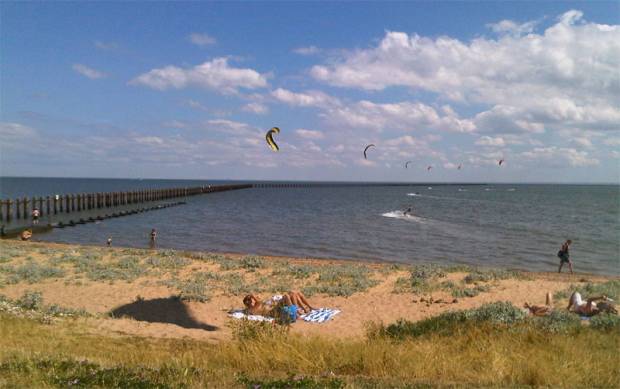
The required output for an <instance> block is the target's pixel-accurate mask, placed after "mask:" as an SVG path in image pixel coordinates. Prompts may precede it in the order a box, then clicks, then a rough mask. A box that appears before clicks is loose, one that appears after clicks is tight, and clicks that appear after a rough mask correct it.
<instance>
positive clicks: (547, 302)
mask: <svg viewBox="0 0 620 389" xmlns="http://www.w3.org/2000/svg"><path fill="white" fill-rule="evenodd" d="M545 305H546V306H548V307H550V306H552V305H553V296H551V292H547V296H546V297H545Z"/></svg>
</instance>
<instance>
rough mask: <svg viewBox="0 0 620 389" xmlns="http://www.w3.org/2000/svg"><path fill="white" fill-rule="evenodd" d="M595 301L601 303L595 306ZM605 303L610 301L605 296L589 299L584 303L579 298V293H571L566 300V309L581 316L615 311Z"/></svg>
mask: <svg viewBox="0 0 620 389" xmlns="http://www.w3.org/2000/svg"><path fill="white" fill-rule="evenodd" d="M597 301H601V303H599V304H597V303H596V302H597ZM607 301H612V300H611V299H609V298H608V297H607V296H605V295H601V296H595V297H589V298H588V299H587V300H586V301H584V300H583V299H582V298H581V294H580V293H579V292H573V294H572V295H571V296H570V299H569V300H568V307H567V308H566V309H568V310H571V308H572V311H573V312H575V313H578V314H580V315H583V316H594V315H596V314H597V313H600V312H603V311H604V312H611V313H613V312H614V311H615V308H614V307H613V305H611V304H608V303H607Z"/></svg>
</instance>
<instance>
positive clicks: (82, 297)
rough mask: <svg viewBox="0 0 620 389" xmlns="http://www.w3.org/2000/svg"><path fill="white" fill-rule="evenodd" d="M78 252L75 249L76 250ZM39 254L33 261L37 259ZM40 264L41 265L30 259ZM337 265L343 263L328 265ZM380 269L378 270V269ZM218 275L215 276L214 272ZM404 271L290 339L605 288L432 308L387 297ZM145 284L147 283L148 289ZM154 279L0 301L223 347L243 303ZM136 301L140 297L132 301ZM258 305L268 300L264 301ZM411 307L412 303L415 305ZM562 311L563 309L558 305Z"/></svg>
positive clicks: (507, 294) (520, 293)
mask: <svg viewBox="0 0 620 389" xmlns="http://www.w3.org/2000/svg"><path fill="white" fill-rule="evenodd" d="M37 247H38V248H41V247H64V248H67V247H69V248H71V247H73V246H70V245H56V244H45V245H41V244H37ZM75 247H77V246H75ZM37 255H39V256H41V254H33V255H32V256H33V257H35V258H36V256H37ZM36 259H42V258H40V257H39V258H36ZM289 260H290V261H293V262H297V263H303V262H312V263H325V262H326V261H324V260H306V259H293V258H291V259H289ZM329 262H330V263H338V262H341V261H329ZM213 266H214V265H209V264H204V263H196V264H192V265H190V266H188V270H187V271H196V270H205V269H211V270H212V269H214V267H213ZM377 266H380V265H377ZM215 269H216V268H215ZM407 274H408V273H407V272H404V271H396V272H391V273H388V274H385V275H380V277H381V278H380V283H379V284H378V285H377V286H375V287H373V288H371V289H369V290H368V291H366V292H364V293H356V294H354V295H352V296H350V297H328V296H320V295H319V296H313V297H312V298H310V299H309V300H310V302H311V303H312V304H313V305H314V306H316V307H329V308H338V309H340V310H341V311H342V313H340V314H339V315H337V316H336V317H334V318H333V319H332V320H331V321H329V322H326V323H322V324H315V323H306V322H303V321H298V322H296V323H294V324H293V325H292V332H293V333H296V334H304V335H323V336H329V337H338V338H346V337H360V336H363V335H364V326H365V323H366V322H369V321H374V322H383V323H391V322H394V321H396V320H397V319H400V318H404V319H408V320H420V319H423V318H427V317H430V316H434V315H437V314H439V313H441V312H444V311H447V310H456V309H466V308H472V307H477V306H480V305H481V304H483V303H487V302H493V301H510V302H512V303H513V304H515V305H516V306H522V305H523V303H524V302H525V301H528V302H530V303H533V304H540V305H542V304H544V302H545V293H546V292H551V293H554V292H557V291H559V290H563V289H566V288H567V287H568V286H569V285H571V284H577V283H580V282H582V281H583V280H585V279H587V280H588V281H605V280H607V279H609V278H604V277H600V276H593V275H584V274H575V275H569V274H557V273H528V274H529V278H530V279H529V280H516V279H508V280H502V281H496V282H494V283H493V284H492V285H493V286H492V289H491V291H490V292H487V293H481V294H480V295H478V296H476V297H470V298H468V297H465V298H460V299H458V302H456V303H452V300H453V297H451V296H450V295H449V293H447V292H442V291H439V292H436V293H435V292H434V293H432V298H433V299H434V300H438V299H442V300H444V301H449V303H433V304H427V303H423V302H420V301H419V300H420V298H421V297H424V298H425V299H428V298H430V297H431V295H425V296H421V295H414V294H411V293H400V294H396V293H393V290H394V283H395V282H396V280H397V279H398V278H399V277H402V276H406V275H407ZM465 275H466V273H450V274H448V276H447V278H446V279H452V280H455V281H458V280H460V279H462V278H463V277H464V276H465ZM145 281H151V282H148V283H146V282H145ZM152 281H153V279H145V278H140V279H137V280H135V281H133V282H124V281H118V282H114V283H113V284H110V283H107V282H93V281H85V282H83V284H82V285H75V284H73V283H70V282H69V283H67V282H65V281H64V280H53V281H43V282H40V283H38V284H27V283H19V284H15V285H6V286H5V287H4V288H2V289H0V294H4V295H6V296H8V297H10V298H13V299H17V298H19V297H20V296H21V295H22V294H23V293H24V291H26V290H37V291H41V292H42V294H43V297H44V301H45V303H46V304H58V305H60V306H64V307H71V308H84V309H86V310H87V311H88V312H90V313H101V314H106V313H109V312H111V311H114V310H117V312H118V314H119V315H125V316H128V317H131V318H127V317H125V318H110V317H108V316H107V315H100V316H99V317H93V318H88V319H83V320H85V322H86V323H87V327H88V328H91V329H92V331H93V332H97V333H102V332H103V333H108V334H114V333H116V334H128V335H135V336H145V337H161V338H184V337H187V338H192V339H197V340H204V341H213V342H217V341H221V340H227V339H230V338H231V330H230V328H229V327H228V326H227V323H228V322H229V321H230V320H231V319H230V318H229V317H228V316H227V311H228V310H230V309H231V308H240V307H241V306H242V303H241V300H242V297H243V296H241V295H239V296H225V295H221V294H220V295H215V296H214V297H213V298H211V300H210V301H208V302H205V303H200V302H182V301H180V300H179V299H177V298H175V295H176V294H175V292H174V291H173V290H171V289H169V288H168V287H166V286H161V285H156V283H155V282H152ZM138 296H139V297H138ZM261 297H268V296H267V295H266V294H263V296H261ZM414 300H417V302H414ZM556 304H558V305H565V304H566V302H565V301H561V302H560V301H558V302H556Z"/></svg>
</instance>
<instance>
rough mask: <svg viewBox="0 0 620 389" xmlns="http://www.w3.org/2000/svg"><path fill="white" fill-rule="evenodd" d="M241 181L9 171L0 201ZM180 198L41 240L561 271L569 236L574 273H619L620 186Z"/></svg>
mask: <svg viewBox="0 0 620 389" xmlns="http://www.w3.org/2000/svg"><path fill="white" fill-rule="evenodd" d="M240 182H244V183H245V182H250V181H217V180H150V179H144V180H136V179H86V178H17V177H4V178H0V199H9V198H11V199H15V198H18V197H23V196H28V197H32V196H46V195H55V194H69V193H91V192H108V191H123V190H137V189H146V188H166V187H191V186H200V185H216V184H228V183H240ZM182 200H183V201H185V202H186V204H184V205H180V206H175V207H170V208H165V209H160V210H156V211H152V212H145V213H140V214H136V215H131V216H126V217H119V218H113V219H106V220H103V221H101V222H97V223H88V224H83V225H77V226H75V227H70V228H63V229H53V230H52V231H51V232H49V233H41V234H36V235H35V237H34V239H35V240H39V241H50V242H63V243H79V244H90V245H105V242H106V239H107V238H108V237H111V238H112V241H113V245H114V246H129V247H148V246H149V232H150V231H151V229H152V228H155V229H157V231H158V241H157V246H158V247H159V248H170V249H183V250H199V251H209V252H222V253H248V254H257V255H277V256H292V257H300V258H305V257H309V258H334V259H353V260H364V261H381V262H391V263H403V264H420V263H438V264H444V265H445V264H468V265H474V266H485V267H500V268H511V269H522V270H532V271H557V267H558V265H559V259H558V257H557V252H558V250H559V248H560V245H561V244H562V243H563V242H564V241H565V240H566V239H571V240H572V241H573V244H572V246H571V259H572V261H573V263H574V269H575V270H576V271H579V272H587V273H594V274H604V275H619V274H620V186H618V185H556V184H477V185H471V184H437V183H433V184H428V183H424V184H421V183H411V184H406V185H399V186H391V185H381V184H373V185H343V186H315V187H304V188H252V189H243V190H236V191H229V192H221V193H212V194H207V195H199V196H193V197H187V198H184V199H182ZM173 201H176V200H173ZM408 208H411V209H412V211H411V213H410V214H409V213H407V214H405V213H404V211H405V210H407V209H408ZM44 221H45V220H44ZM565 271H566V270H565Z"/></svg>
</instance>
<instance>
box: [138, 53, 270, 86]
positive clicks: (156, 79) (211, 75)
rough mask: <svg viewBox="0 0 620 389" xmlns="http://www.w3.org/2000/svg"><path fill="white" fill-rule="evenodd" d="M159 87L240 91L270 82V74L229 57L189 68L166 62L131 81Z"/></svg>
mask: <svg viewBox="0 0 620 389" xmlns="http://www.w3.org/2000/svg"><path fill="white" fill-rule="evenodd" d="M130 84H133V85H144V86H147V87H149V88H153V89H157V90H166V89H171V88H173V89H182V88H186V87H189V86H197V87H201V88H205V89H212V90H216V91H219V92H222V93H228V94H230V93H236V92H237V91H238V89H239V88H246V89H256V88H263V87H266V86H267V76H266V75H264V74H260V73H258V72H257V71H255V70H253V69H243V68H235V67H231V66H229V64H228V58H215V59H214V60H212V61H207V62H204V63H202V64H200V65H197V66H194V67H192V68H189V69H184V68H180V67H177V66H172V65H170V66H166V67H163V68H159V69H153V70H151V71H149V72H147V73H144V74H141V75H139V76H138V77H136V78H134V79H133V80H131V81H130Z"/></svg>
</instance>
